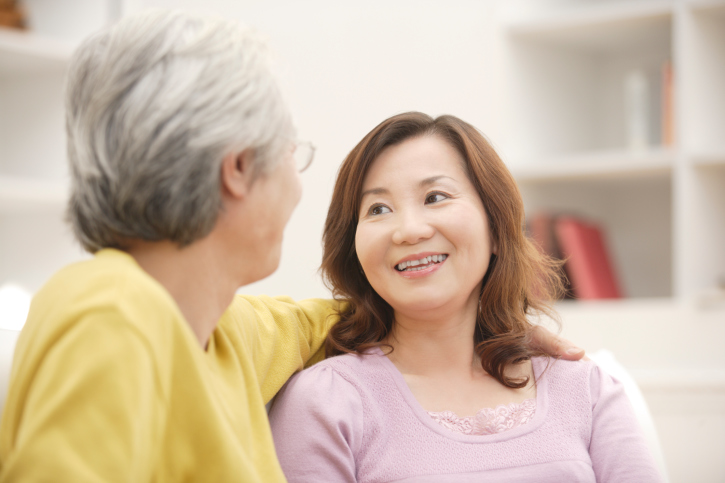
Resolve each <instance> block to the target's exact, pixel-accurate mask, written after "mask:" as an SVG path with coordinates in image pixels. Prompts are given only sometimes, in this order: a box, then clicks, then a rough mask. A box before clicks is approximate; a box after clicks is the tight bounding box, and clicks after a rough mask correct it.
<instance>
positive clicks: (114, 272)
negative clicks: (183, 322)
mask: <svg viewBox="0 0 725 483" xmlns="http://www.w3.org/2000/svg"><path fill="white" fill-rule="evenodd" d="M31 310H35V311H37V312H40V313H44V312H45V311H49V312H50V313H51V314H52V315H53V316H54V317H52V318H57V316H65V317H68V318H73V317H74V316H78V315H80V314H84V313H89V312H95V311H106V312H115V313H118V314H120V315H122V316H123V318H125V319H128V320H129V321H133V320H136V319H137V318H139V317H141V318H144V319H145V318H147V317H149V316H154V317H158V316H159V315H160V313H163V314H173V316H179V315H180V314H179V313H178V309H177V307H176V304H175V303H174V301H173V299H172V298H171V296H170V295H169V294H168V292H166V290H165V289H164V288H163V287H162V286H161V285H160V284H159V283H158V282H157V281H156V280H154V279H153V278H152V277H151V276H149V275H148V274H147V273H146V272H144V271H143V270H142V269H141V267H139V266H138V264H137V263H136V261H135V260H134V259H133V258H132V257H131V256H130V255H128V254H126V253H123V252H121V251H118V250H110V249H106V250H101V251H100V252H98V253H97V254H96V255H95V256H94V257H93V258H92V259H89V260H85V261H82V262H78V263H74V264H72V265H69V266H67V267H65V268H63V269H61V270H60V271H58V272H57V273H56V274H55V275H54V276H53V277H51V279H50V280H48V282H47V283H46V284H45V285H44V286H43V288H42V289H41V290H40V291H39V292H38V294H37V295H36V296H35V297H34V298H33V303H32V306H31ZM31 315H32V314H31ZM143 325H144V324H142V325H141V327H139V328H143Z"/></svg>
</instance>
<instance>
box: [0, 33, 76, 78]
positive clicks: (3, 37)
mask: <svg viewBox="0 0 725 483" xmlns="http://www.w3.org/2000/svg"><path fill="white" fill-rule="evenodd" d="M72 53H73V45H72V44H71V43H69V42H64V41H62V40H57V39H51V38H49V37H44V36H41V35H37V34H34V33H31V32H24V31H16V30H11V29H7V28H2V27H0V77H8V76H11V75H12V76H17V75H18V74H36V73H43V72H48V71H50V72H57V71H60V72H62V71H64V70H65V68H66V66H67V64H68V60H69V59H70V56H71V54H72Z"/></svg>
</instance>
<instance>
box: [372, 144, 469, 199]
mask: <svg viewBox="0 0 725 483" xmlns="http://www.w3.org/2000/svg"><path fill="white" fill-rule="evenodd" d="M441 175H442V176H446V177H449V178H452V179H453V180H455V181H460V182H468V176H467V174H466V168H465V161H464V160H463V157H462V156H461V155H460V153H459V152H458V150H456V148H454V147H453V146H451V145H450V144H449V143H448V142H446V141H444V140H443V139H441V138H440V137H438V136H421V137H415V138H411V139H407V140H405V141H403V142H402V143H400V144H396V145H394V146H389V147H388V148H386V149H385V150H383V152H382V153H380V155H379V156H378V157H377V158H376V159H375V161H373V163H372V165H371V166H370V168H369V169H368V172H367V174H366V175H365V179H364V181H363V190H367V189H371V188H374V187H376V186H382V185H385V186H387V185H389V184H391V183H394V184H401V183H402V184H407V183H408V182H417V181H420V180H422V179H427V178H430V177H433V176H441Z"/></svg>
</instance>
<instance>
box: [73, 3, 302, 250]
mask: <svg viewBox="0 0 725 483" xmlns="http://www.w3.org/2000/svg"><path fill="white" fill-rule="evenodd" d="M67 86H68V87H67V97H66V129H67V134H68V157H69V162H70V172H71V196H70V201H69V204H68V210H67V217H68V220H69V222H70V224H71V225H72V228H73V231H74V233H75V236H76V237H77V238H78V240H79V241H80V243H81V245H83V247H84V248H85V249H86V250H88V251H89V252H96V251H98V250H100V249H101V248H106V247H121V248H122V247H123V246H124V242H125V241H127V240H129V239H143V240H149V241H159V240H170V241H173V242H175V243H177V244H179V246H185V245H188V244H190V243H192V242H194V241H195V240H198V239H200V238H202V237H204V236H206V235H207V234H208V233H209V232H210V231H211V230H212V228H213V227H214V225H215V223H216V220H217V216H218V214H219V211H220V209H221V206H222V205H221V185H220V173H221V163H222V159H223V158H224V156H225V155H226V154H229V153H236V152H241V151H243V150H245V149H250V150H251V152H253V153H254V157H253V159H254V161H253V173H254V175H255V176H254V177H256V175H258V174H261V175H263V174H265V173H267V172H269V170H271V169H272V168H273V167H274V165H275V164H276V162H277V161H278V160H279V159H280V158H281V157H282V155H283V150H284V149H286V148H287V147H288V146H289V144H288V143H289V142H290V141H292V140H293V139H294V134H295V133H294V127H293V125H292V120H291V117H290V113H289V109H288V107H287V104H286V103H285V101H284V99H283V97H282V95H281V92H280V90H279V87H278V84H277V82H276V79H275V78H274V76H273V74H272V70H271V66H270V62H269V55H268V52H267V50H266V47H265V45H264V43H263V42H261V41H260V39H259V38H258V37H257V36H256V35H254V34H253V33H252V32H251V31H249V30H247V29H245V28H243V27H242V26H241V25H240V24H239V23H237V22H232V21H228V20H224V19H221V18H213V17H202V16H198V15H192V14H188V13H184V12H179V11H154V12H148V13H145V14H141V15H138V16H133V17H129V18H126V19H123V20H121V21H120V22H119V23H117V24H115V25H114V26H112V27H110V28H108V29H106V30H103V31H101V32H99V33H97V34H95V35H93V36H92V37H90V38H89V39H87V40H86V41H85V42H83V44H82V45H81V46H80V47H79V48H78V50H77V51H76V52H75V53H74V55H73V58H72V60H71V63H70V68H69V73H68V83H67ZM254 177H253V178H254Z"/></svg>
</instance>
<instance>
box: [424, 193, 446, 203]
mask: <svg viewBox="0 0 725 483" xmlns="http://www.w3.org/2000/svg"><path fill="white" fill-rule="evenodd" d="M446 198H448V196H447V195H444V194H443V193H430V194H429V195H428V196H426V197H425V204H426V205H429V204H431V203H438V202H439V201H443V200H445V199H446Z"/></svg>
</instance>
